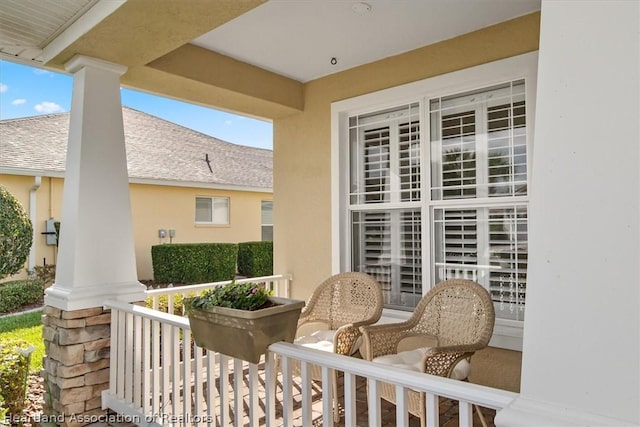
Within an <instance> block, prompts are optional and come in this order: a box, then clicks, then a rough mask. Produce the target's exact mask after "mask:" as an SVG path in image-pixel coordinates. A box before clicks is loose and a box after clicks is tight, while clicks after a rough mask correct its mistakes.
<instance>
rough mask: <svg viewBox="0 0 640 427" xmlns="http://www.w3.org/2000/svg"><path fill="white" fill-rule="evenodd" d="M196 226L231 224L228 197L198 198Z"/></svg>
mask: <svg viewBox="0 0 640 427" xmlns="http://www.w3.org/2000/svg"><path fill="white" fill-rule="evenodd" d="M195 220H196V224H213V225H228V224H229V198H228V197H196V218H195Z"/></svg>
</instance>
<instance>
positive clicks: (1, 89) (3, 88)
mask: <svg viewBox="0 0 640 427" xmlns="http://www.w3.org/2000/svg"><path fill="white" fill-rule="evenodd" d="M7 90H9V86H7V85H6V84H4V83H0V93H4V92H6V91H7Z"/></svg>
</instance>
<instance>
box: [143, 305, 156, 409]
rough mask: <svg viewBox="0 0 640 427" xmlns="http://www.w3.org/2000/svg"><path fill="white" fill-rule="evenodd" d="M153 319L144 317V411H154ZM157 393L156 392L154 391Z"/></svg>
mask: <svg viewBox="0 0 640 427" xmlns="http://www.w3.org/2000/svg"><path fill="white" fill-rule="evenodd" d="M151 333H152V332H151V320H150V319H149V318H148V317H144V318H143V319H142V355H141V356H142V413H143V414H145V415H146V414H149V413H151V412H152V410H153V409H152V406H151V401H150V400H149V399H150V398H151V383H152V379H151V366H152V362H151V354H152V349H151ZM154 394H155V393H154Z"/></svg>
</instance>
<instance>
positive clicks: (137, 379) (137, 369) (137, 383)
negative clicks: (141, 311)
mask: <svg viewBox="0 0 640 427" xmlns="http://www.w3.org/2000/svg"><path fill="white" fill-rule="evenodd" d="M132 317H133V347H132V348H131V350H132V351H133V406H134V407H135V408H140V407H141V399H142V395H141V393H142V356H143V347H142V318H141V317H139V316H135V317H134V316H132Z"/></svg>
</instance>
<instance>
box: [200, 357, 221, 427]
mask: <svg viewBox="0 0 640 427" xmlns="http://www.w3.org/2000/svg"><path fill="white" fill-rule="evenodd" d="M198 350H199V348H198ZM206 356H207V415H208V416H209V421H208V422H207V425H208V426H209V427H212V426H215V425H216V423H215V422H214V419H215V417H216V395H217V393H216V363H215V362H216V356H215V353H214V352H213V351H211V350H206ZM220 412H222V411H220ZM220 419H221V420H222V414H220Z"/></svg>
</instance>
